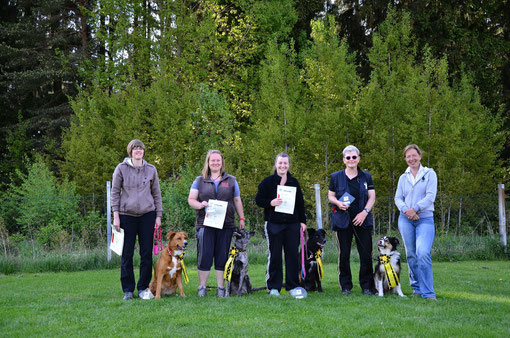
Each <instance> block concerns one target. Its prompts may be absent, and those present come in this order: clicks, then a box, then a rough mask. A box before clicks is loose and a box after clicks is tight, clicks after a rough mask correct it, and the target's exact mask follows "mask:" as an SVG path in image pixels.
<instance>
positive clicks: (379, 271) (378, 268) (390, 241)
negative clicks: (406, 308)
mask: <svg viewBox="0 0 510 338" xmlns="http://www.w3.org/2000/svg"><path fill="white" fill-rule="evenodd" d="M398 244H399V241H398V239H397V238H395V237H386V236H384V237H383V238H381V239H379V240H378V241H377V249H378V250H379V259H378V260H377V263H376V264H375V274H374V282H375V288H376V289H377V292H378V295H379V296H380V297H383V296H384V294H385V293H388V292H394V293H397V294H398V295H399V296H400V297H405V296H404V294H403V293H402V289H401V287H400V253H399V252H398V251H397V245H398ZM385 265H387V267H386V268H385ZM388 275H389V276H390V279H393V280H394V282H395V285H394V286H391V285H390V284H391V283H390V281H389V280H388Z"/></svg>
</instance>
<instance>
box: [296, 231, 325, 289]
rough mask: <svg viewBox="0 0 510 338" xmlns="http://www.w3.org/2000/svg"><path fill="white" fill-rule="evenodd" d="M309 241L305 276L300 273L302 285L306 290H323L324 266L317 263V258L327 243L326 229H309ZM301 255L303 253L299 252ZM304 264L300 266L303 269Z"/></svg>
mask: <svg viewBox="0 0 510 338" xmlns="http://www.w3.org/2000/svg"><path fill="white" fill-rule="evenodd" d="M307 231H308V241H307V242H306V244H307V248H306V254H305V264H304V265H305V272H306V275H305V278H304V280H303V277H302V276H301V274H300V276H299V277H300V282H301V286H302V287H304V288H305V290H306V291H316V290H317V291H319V292H322V285H321V278H322V275H320V274H319V273H322V271H319V269H322V267H319V266H318V264H317V259H318V258H320V259H322V257H320V255H321V254H322V249H323V248H324V244H326V231H325V230H324V229H319V230H315V229H308V230H307ZM299 255H300V256H299V257H302V253H301V252H300V253H299ZM301 268H302V266H300V267H299V270H301Z"/></svg>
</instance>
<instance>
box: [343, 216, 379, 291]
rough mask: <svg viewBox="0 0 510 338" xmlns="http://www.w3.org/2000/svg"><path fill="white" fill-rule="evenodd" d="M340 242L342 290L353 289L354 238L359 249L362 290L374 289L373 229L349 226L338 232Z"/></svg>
mask: <svg viewBox="0 0 510 338" xmlns="http://www.w3.org/2000/svg"><path fill="white" fill-rule="evenodd" d="M336 236H337V240H338V247H339V250H338V251H339V252H338V281H339V282H340V286H341V288H342V290H345V289H347V290H351V289H352V275H351V263H350V258H351V245H352V237H353V236H354V238H355V240H356V246H357V248H358V253H359V260H360V268H359V284H360V286H361V288H362V289H370V290H372V289H373V285H374V282H373V281H374V278H373V277H374V269H373V265H372V229H366V228H363V227H359V226H356V227H355V226H354V225H353V224H352V223H351V224H349V227H348V228H347V229H342V230H338V231H337V232H336Z"/></svg>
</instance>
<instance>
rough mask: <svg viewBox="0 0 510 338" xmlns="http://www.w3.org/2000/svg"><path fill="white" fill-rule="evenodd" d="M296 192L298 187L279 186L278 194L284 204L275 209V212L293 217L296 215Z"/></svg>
mask: <svg viewBox="0 0 510 338" xmlns="http://www.w3.org/2000/svg"><path fill="white" fill-rule="evenodd" d="M296 190H297V188H296V187H289V186H285V185H279V186H278V188H277V189H276V194H277V197H278V198H281V199H282V200H283V202H282V204H280V205H277V206H276V207H274V211H276V212H282V213H284V214H291V215H292V214H293V213H294V205H295V204H296Z"/></svg>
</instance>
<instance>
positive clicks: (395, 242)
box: [389, 237, 400, 250]
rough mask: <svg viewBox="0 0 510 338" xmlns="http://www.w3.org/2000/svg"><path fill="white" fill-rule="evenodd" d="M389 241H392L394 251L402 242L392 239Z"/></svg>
mask: <svg viewBox="0 0 510 338" xmlns="http://www.w3.org/2000/svg"><path fill="white" fill-rule="evenodd" d="M389 240H390V243H391V246H392V247H393V250H396V249H397V245H399V244H400V242H399V241H398V238H396V237H390V238H389Z"/></svg>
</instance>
